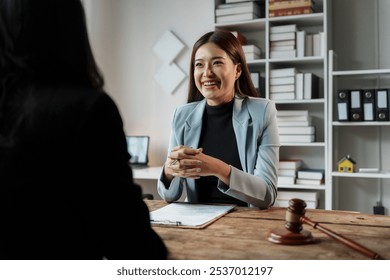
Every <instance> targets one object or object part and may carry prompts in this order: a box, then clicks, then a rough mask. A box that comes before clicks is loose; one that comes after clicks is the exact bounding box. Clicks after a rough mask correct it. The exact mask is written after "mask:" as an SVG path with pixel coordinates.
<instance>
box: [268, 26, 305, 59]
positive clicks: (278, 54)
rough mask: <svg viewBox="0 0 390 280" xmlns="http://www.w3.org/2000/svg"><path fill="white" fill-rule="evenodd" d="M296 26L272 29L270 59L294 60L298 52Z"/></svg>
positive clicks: (272, 27)
mask: <svg viewBox="0 0 390 280" xmlns="http://www.w3.org/2000/svg"><path fill="white" fill-rule="evenodd" d="M297 31H298V28H297V25H296V24H288V25H277V26H271V27H270V30H269V32H270V38H269V40H270V58H293V57H296V56H297V52H296V34H297Z"/></svg>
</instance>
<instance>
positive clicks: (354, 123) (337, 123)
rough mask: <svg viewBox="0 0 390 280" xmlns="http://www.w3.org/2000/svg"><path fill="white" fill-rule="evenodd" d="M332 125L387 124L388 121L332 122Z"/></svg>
mask: <svg viewBox="0 0 390 280" xmlns="http://www.w3.org/2000/svg"><path fill="white" fill-rule="evenodd" d="M332 125H333V126H389V125H390V122H389V121H385V122H379V121H377V122H368V121H366V122H332Z"/></svg>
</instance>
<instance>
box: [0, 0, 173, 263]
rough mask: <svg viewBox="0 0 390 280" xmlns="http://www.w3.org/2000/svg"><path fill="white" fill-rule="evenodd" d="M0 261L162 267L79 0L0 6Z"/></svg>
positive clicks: (162, 251) (13, 0) (13, 1)
mask: <svg viewBox="0 0 390 280" xmlns="http://www.w3.org/2000/svg"><path fill="white" fill-rule="evenodd" d="M0 73H1V76H0V82H1V84H0V221H1V230H0V259H25V260H26V259H27V260H28V259H44V260H51V259H56V260H59V259H165V258H166V254H167V251H166V247H165V245H164V244H163V242H162V240H161V239H160V237H159V236H158V235H157V234H156V233H155V232H154V231H153V229H152V228H151V226H150V219H149V211H148V208H147V206H146V205H145V203H144V201H143V200H142V197H141V196H142V194H141V189H140V187H139V186H137V185H136V184H134V182H133V177H132V171H131V169H130V167H129V164H128V162H129V158H130V155H129V154H128V152H127V145H126V138H125V133H124V130H123V123H122V119H121V116H120V113H119V111H118V108H117V107H116V105H115V104H114V102H113V100H112V99H111V98H110V97H109V95H107V93H105V92H104V90H103V85H104V82H103V78H102V76H101V74H100V73H99V71H98V68H97V65H96V63H95V60H94V57H93V54H92V51H91V47H90V43H89V39H88V34H87V28H86V22H85V14H84V10H83V7H82V4H81V2H80V0H0Z"/></svg>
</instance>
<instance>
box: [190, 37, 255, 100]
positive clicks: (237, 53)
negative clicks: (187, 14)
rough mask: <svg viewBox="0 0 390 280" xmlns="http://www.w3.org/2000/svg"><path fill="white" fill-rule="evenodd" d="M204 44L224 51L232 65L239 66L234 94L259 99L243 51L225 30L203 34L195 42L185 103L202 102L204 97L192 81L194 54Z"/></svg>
mask: <svg viewBox="0 0 390 280" xmlns="http://www.w3.org/2000/svg"><path fill="white" fill-rule="evenodd" d="M206 43H214V44H216V45H217V46H218V47H220V48H221V49H222V50H224V51H225V52H226V53H227V54H228V55H229V57H230V59H231V60H232V61H233V63H234V64H235V65H236V64H241V69H242V73H241V75H240V77H239V78H238V79H237V81H236V82H235V84H234V90H235V93H236V94H237V95H238V96H241V97H244V96H255V97H259V96H260V95H259V93H258V92H257V91H256V89H255V87H254V85H253V82H252V79H251V75H250V71H249V69H248V65H247V64H246V60H245V55H244V51H243V50H242V46H241V44H240V42H239V41H238V40H237V38H236V37H235V36H234V35H233V34H232V33H231V32H230V31H225V30H215V31H211V32H208V33H206V34H204V35H203V36H202V37H200V38H199V39H198V41H196V42H195V44H194V46H193V48H192V54H191V63H190V83H189V89H188V97H187V102H188V103H190V102H194V101H199V100H202V99H203V98H204V97H203V95H202V94H201V93H200V91H199V90H198V88H197V87H196V84H195V80H194V75H193V73H194V68H195V64H194V62H195V54H196V52H197V51H198V49H199V48H200V47H201V46H203V45H204V44H206Z"/></svg>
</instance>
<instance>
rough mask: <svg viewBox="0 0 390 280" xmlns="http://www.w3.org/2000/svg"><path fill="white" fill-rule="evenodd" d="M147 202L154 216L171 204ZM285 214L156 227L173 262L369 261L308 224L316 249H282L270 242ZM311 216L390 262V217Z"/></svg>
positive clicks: (246, 211)
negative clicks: (200, 226) (193, 225)
mask: <svg viewBox="0 0 390 280" xmlns="http://www.w3.org/2000/svg"><path fill="white" fill-rule="evenodd" d="M146 203H147V205H148V207H149V210H150V211H153V210H155V209H158V208H160V207H162V206H164V205H166V203H165V202H164V201H161V200H151V201H146ZM285 215H286V208H271V209H268V210H259V209H256V208H246V207H237V208H236V209H235V210H234V211H233V212H230V213H228V214H227V215H226V216H224V217H222V218H220V219H219V220H217V221H215V222H214V223H213V224H211V225H209V226H208V227H207V228H205V229H182V228H171V227H161V226H153V228H154V229H155V231H156V232H157V233H158V234H159V235H160V236H161V238H162V239H163V240H164V242H165V244H166V246H167V247H168V250H169V258H170V259H189V260H202V259H213V260H222V259H230V260H234V259H239V260H250V259H267V260H288V259H290V260H312V259H323V260H337V259H341V260H355V259H356V260H357V259H361V260H366V259H368V258H367V257H366V256H364V255H362V254H361V253H359V252H356V251H355V250H352V249H350V248H349V247H347V246H345V245H344V244H342V243H340V242H338V241H336V240H334V239H332V238H331V237H329V236H327V235H326V234H324V233H322V232H320V231H319V230H316V229H313V228H311V227H310V226H308V225H303V228H304V229H306V230H309V231H311V232H312V234H313V236H314V238H315V239H316V243H314V244H308V245H299V246H297V245H295V246H293V245H278V244H273V243H271V242H269V241H268V240H266V236H267V234H268V232H269V230H270V229H272V228H280V227H283V226H284V219H285ZM306 216H307V217H308V218H310V219H312V220H313V221H316V222H319V223H321V224H322V225H324V226H325V227H327V228H328V229H330V230H332V231H334V232H337V233H339V234H342V235H343V236H345V237H348V238H350V239H352V240H354V241H355V242H358V243H360V244H361V245H363V246H365V247H367V248H369V249H370V250H373V251H375V252H377V253H378V254H379V255H381V256H382V257H384V258H385V259H390V217H389V216H381V215H367V214H360V213H357V212H347V211H328V210H319V209H307V211H306Z"/></svg>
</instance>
